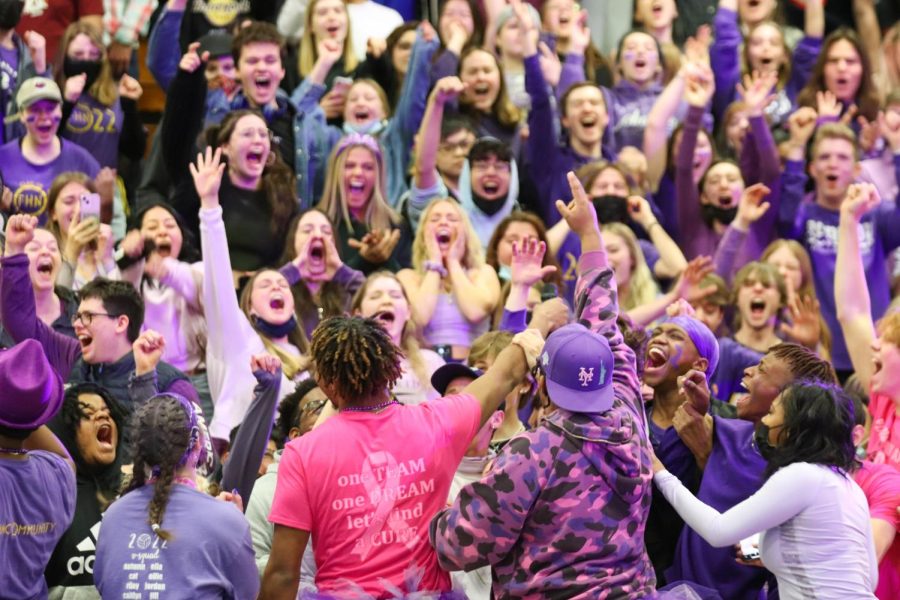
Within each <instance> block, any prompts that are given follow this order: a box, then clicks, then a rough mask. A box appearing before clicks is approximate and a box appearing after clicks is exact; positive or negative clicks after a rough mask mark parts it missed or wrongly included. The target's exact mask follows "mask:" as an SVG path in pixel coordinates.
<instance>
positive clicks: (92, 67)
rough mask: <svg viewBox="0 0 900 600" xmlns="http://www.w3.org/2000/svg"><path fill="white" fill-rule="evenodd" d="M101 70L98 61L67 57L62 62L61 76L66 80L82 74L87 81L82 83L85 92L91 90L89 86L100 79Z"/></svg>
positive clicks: (100, 64) (101, 66)
mask: <svg viewBox="0 0 900 600" xmlns="http://www.w3.org/2000/svg"><path fill="white" fill-rule="evenodd" d="M101 68H103V63H101V62H100V61H99V60H76V59H74V58H69V57H68V56H67V57H66V58H65V60H64V61H63V75H65V76H66V77H67V78H68V77H74V76H76V75H81V74H82V73H84V74H85V75H87V81H85V83H84V89H85V90H89V89H91V86H92V85H94V82H95V81H97V78H98V77H100V69H101Z"/></svg>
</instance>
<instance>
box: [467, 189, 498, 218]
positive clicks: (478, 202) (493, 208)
mask: <svg viewBox="0 0 900 600" xmlns="http://www.w3.org/2000/svg"><path fill="white" fill-rule="evenodd" d="M472 202H473V203H474V204H475V206H477V207H478V210H480V211H481V212H483V213H484V214H486V215H488V216H491V217H492V216H494V215H496V214H497V213H498V212H500V210H501V209H502V208H503V207H504V205H506V198H505V197H503V198H497V199H496V200H488V199H487V198H485V197H484V196H479V195H478V194H477V193H476V192H475V190H472Z"/></svg>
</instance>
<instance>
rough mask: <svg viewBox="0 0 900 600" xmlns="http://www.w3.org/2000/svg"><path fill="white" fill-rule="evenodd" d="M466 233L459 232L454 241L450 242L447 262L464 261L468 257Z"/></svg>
mask: <svg viewBox="0 0 900 600" xmlns="http://www.w3.org/2000/svg"><path fill="white" fill-rule="evenodd" d="M466 241H467V240H466V234H465V233H459V234H457V236H456V237H455V238H454V239H453V243H452V244H450V248H449V249H448V250H447V264H448V265H449V263H451V262H459V263H462V261H463V259H464V258H465V257H466Z"/></svg>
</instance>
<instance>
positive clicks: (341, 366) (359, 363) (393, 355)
mask: <svg viewBox="0 0 900 600" xmlns="http://www.w3.org/2000/svg"><path fill="white" fill-rule="evenodd" d="M312 356H313V360H314V361H315V364H316V369H317V370H318V378H319V381H322V382H325V383H326V384H327V385H328V386H329V387H332V388H333V389H334V390H335V392H337V394H338V395H339V396H340V397H341V399H342V400H344V401H345V402H348V401H350V402H352V401H353V400H355V399H363V398H370V397H372V396H374V395H375V394H377V393H379V392H382V391H384V390H385V389H390V388H392V387H393V386H394V382H396V381H397V380H398V379H399V378H400V375H401V367H400V359H401V358H402V357H403V353H402V352H401V350H400V349H399V348H398V347H397V346H395V345H394V343H393V342H392V341H391V336H390V335H388V333H387V331H385V330H384V328H383V327H382V326H381V325H380V324H379V323H378V321H376V320H375V319H364V318H362V317H332V318H330V319H326V320H324V321H322V322H321V323H320V324H319V326H318V327H316V330H315V331H314V332H313V338H312Z"/></svg>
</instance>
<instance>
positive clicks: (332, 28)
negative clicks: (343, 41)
mask: <svg viewBox="0 0 900 600" xmlns="http://www.w3.org/2000/svg"><path fill="white" fill-rule="evenodd" d="M340 30H341V27H340V25H329V26H328V27H326V28H325V31H326V32H327V33H328V35H329V36H330V37H337V35H338V32H340Z"/></svg>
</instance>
